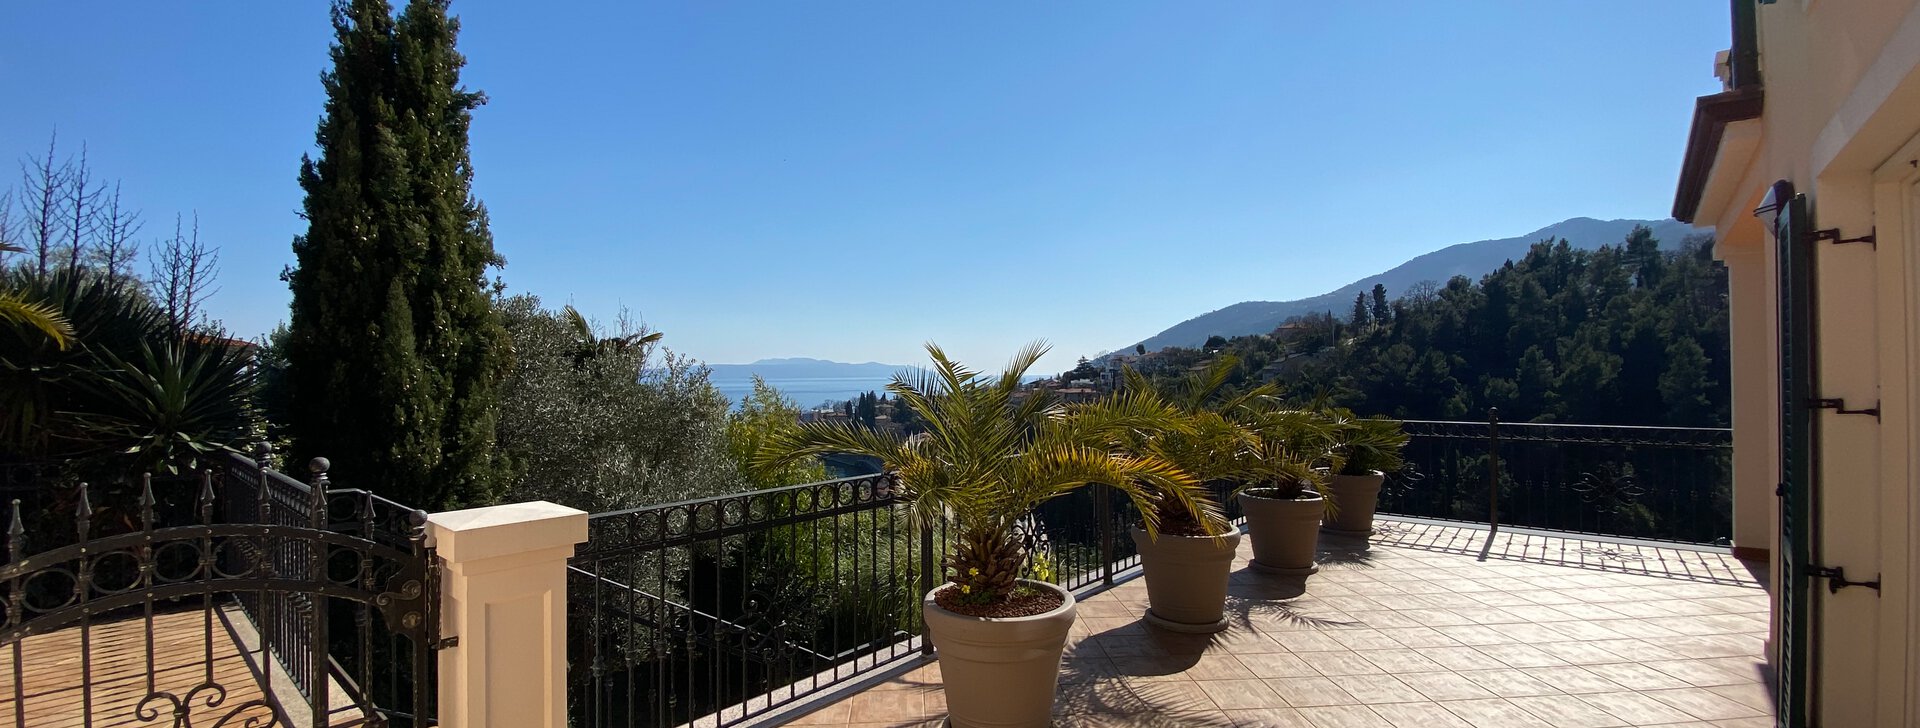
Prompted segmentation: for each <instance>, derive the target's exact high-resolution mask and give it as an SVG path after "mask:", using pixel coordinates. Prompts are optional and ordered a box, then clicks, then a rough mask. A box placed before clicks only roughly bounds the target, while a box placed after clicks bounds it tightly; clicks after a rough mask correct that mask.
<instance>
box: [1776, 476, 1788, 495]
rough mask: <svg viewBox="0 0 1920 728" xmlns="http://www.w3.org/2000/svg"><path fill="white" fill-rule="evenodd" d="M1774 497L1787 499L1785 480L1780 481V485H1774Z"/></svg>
mask: <svg viewBox="0 0 1920 728" xmlns="http://www.w3.org/2000/svg"><path fill="white" fill-rule="evenodd" d="M1773 495H1774V497H1776V498H1785V497H1787V481H1784V480H1782V481H1780V482H1778V483H1774V484H1773Z"/></svg>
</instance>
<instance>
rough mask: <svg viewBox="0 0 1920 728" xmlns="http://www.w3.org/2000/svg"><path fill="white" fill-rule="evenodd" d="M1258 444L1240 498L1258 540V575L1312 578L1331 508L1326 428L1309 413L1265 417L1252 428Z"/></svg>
mask: <svg viewBox="0 0 1920 728" xmlns="http://www.w3.org/2000/svg"><path fill="white" fill-rule="evenodd" d="M1253 431H1254V432H1255V434H1256V441H1255V444H1254V447H1253V450H1252V453H1251V457H1250V461H1251V462H1250V464H1249V467H1247V468H1246V469H1245V471H1244V472H1243V475H1242V478H1243V480H1242V485H1241V488H1240V490H1239V491H1238V492H1237V493H1236V494H1235V497H1237V498H1238V499H1239V500H1240V510H1241V512H1242V513H1243V514H1245V515H1246V518H1247V536H1248V537H1249V538H1251V539H1252V540H1253V562H1252V564H1250V565H1251V566H1252V567H1253V568H1254V569H1255V570H1257V571H1263V572H1267V573H1271V574H1280V575H1285V576H1307V575H1310V574H1312V573H1314V572H1316V571H1319V570H1320V567H1319V566H1317V565H1315V564H1314V552H1315V550H1316V549H1317V548H1318V545H1319V534H1320V529H1319V525H1320V520H1321V518H1322V517H1323V516H1325V514H1326V513H1327V512H1328V509H1329V508H1331V507H1332V506H1331V503H1330V501H1329V500H1328V499H1327V498H1326V480H1327V476H1326V474H1325V471H1324V470H1323V469H1321V468H1319V467H1316V466H1317V465H1318V464H1319V463H1320V462H1322V461H1324V460H1325V459H1326V457H1327V454H1328V450H1327V436H1328V435H1327V428H1326V427H1325V426H1324V425H1323V424H1322V423H1321V422H1320V421H1319V419H1318V418H1317V417H1316V416H1314V414H1313V413H1311V412H1308V411H1304V410H1278V411H1271V412H1266V413H1264V414H1263V415H1262V416H1261V417H1260V419H1259V421H1258V422H1257V424H1255V425H1253Z"/></svg>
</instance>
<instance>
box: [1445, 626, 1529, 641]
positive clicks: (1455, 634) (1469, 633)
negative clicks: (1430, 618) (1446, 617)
mask: <svg viewBox="0 0 1920 728" xmlns="http://www.w3.org/2000/svg"><path fill="white" fill-rule="evenodd" d="M1434 629H1435V630H1436V631H1438V632H1439V633H1440V634H1443V635H1446V636H1448V637H1450V638H1452V639H1453V641H1455V642H1459V643H1460V644H1463V645H1469V646H1475V647H1477V646H1480V645H1506V644H1513V643H1514V642H1518V641H1519V640H1517V639H1515V638H1514V637H1513V636H1512V635H1509V634H1507V633H1505V632H1502V631H1500V630H1498V629H1495V628H1493V627H1487V626H1483V625H1478V624H1468V625H1447V626H1440V627H1434Z"/></svg>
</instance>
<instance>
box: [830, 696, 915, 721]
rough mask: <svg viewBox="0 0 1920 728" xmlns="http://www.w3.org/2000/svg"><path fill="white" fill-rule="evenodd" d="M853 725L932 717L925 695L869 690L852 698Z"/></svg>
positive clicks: (851, 717) (850, 719) (850, 718)
mask: <svg viewBox="0 0 1920 728" xmlns="http://www.w3.org/2000/svg"><path fill="white" fill-rule="evenodd" d="M852 703H853V706H852V713H851V715H850V716H849V717H848V721H849V722H853V723H879V722H891V721H915V720H925V719H927V718H931V717H933V715H932V714H930V713H928V712H927V701H926V695H925V694H924V693H921V692H920V691H917V690H870V691H867V692H864V693H861V694H859V695H855V696H853V699H852Z"/></svg>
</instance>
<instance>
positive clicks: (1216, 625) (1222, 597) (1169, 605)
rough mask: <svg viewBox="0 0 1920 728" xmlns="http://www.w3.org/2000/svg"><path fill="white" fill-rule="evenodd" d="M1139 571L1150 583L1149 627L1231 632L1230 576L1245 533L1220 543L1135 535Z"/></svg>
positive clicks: (1142, 532) (1137, 531) (1140, 531)
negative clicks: (1228, 603)
mask: <svg viewBox="0 0 1920 728" xmlns="http://www.w3.org/2000/svg"><path fill="white" fill-rule="evenodd" d="M1133 543H1134V545H1135V546H1137V547H1139V550H1140V570H1141V571H1142V572H1144V573H1145V574H1146V577H1147V604H1148V607H1147V616H1146V620H1147V624H1151V625H1153V626H1155V627H1159V628H1161V629H1165V630H1170V631H1173V632H1200V633H1204V632H1218V631H1220V630H1223V629H1226V628H1227V618H1226V608H1227V576H1228V575H1229V574H1231V573H1232V572H1233V552H1234V549H1237V548H1239V547H1240V533H1239V532H1238V531H1235V532H1233V533H1229V534H1227V535H1224V536H1221V537H1219V538H1209V537H1206V536H1174V535H1169V534H1165V533H1163V534H1160V538H1158V539H1155V538H1150V537H1148V536H1147V531H1146V529H1143V528H1135V529H1133Z"/></svg>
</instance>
